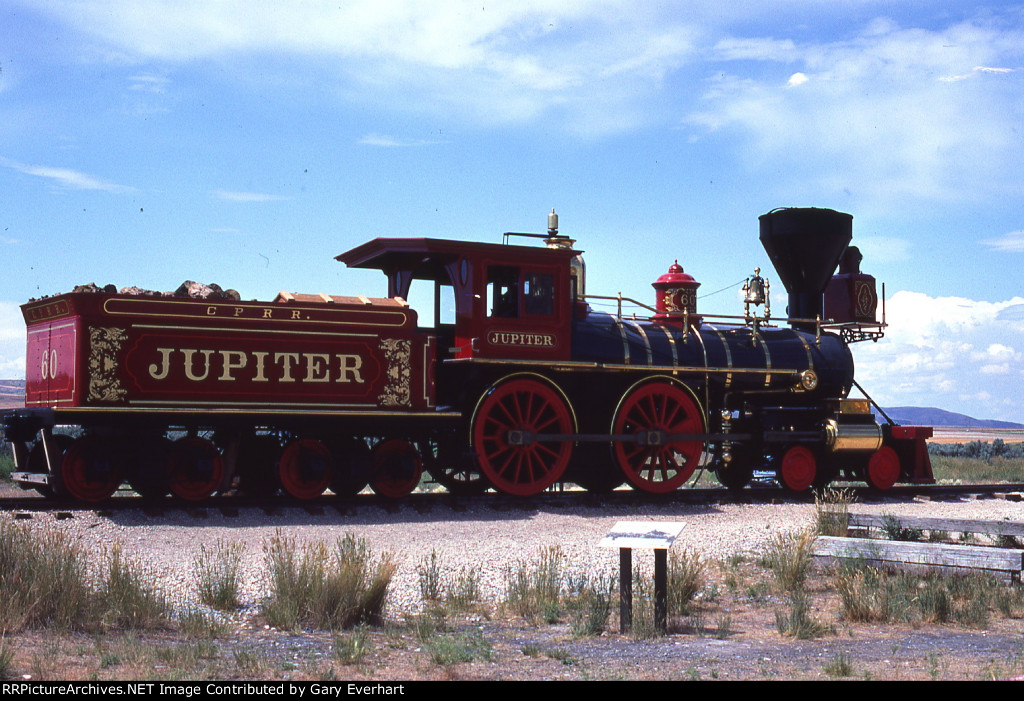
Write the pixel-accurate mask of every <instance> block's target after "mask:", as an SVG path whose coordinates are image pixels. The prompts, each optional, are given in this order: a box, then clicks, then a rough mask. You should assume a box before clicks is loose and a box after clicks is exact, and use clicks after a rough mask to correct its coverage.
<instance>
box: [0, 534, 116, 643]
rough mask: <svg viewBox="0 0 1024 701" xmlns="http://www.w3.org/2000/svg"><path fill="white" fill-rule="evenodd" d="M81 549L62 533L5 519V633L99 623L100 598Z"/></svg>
mask: <svg viewBox="0 0 1024 701" xmlns="http://www.w3.org/2000/svg"><path fill="white" fill-rule="evenodd" d="M89 575H90V573H89V565H88V562H87V559H86V555H85V552H84V551H83V550H82V548H81V547H80V546H79V545H77V544H75V543H73V542H71V540H70V539H69V538H68V537H67V536H65V535H64V534H63V533H61V532H60V531H57V530H52V529H45V530H42V531H39V530H33V529H29V528H28V527H27V526H24V525H22V524H20V523H18V522H16V521H14V520H12V519H10V518H7V517H2V518H0V592H3V594H2V596H0V629H2V630H6V631H12V630H19V629H21V628H24V627H29V626H56V627H58V628H72V629H83V628H88V627H91V626H92V625H94V624H95V623H96V606H95V593H94V592H93V590H92V588H91V587H90V586H89V582H90V577H89Z"/></svg>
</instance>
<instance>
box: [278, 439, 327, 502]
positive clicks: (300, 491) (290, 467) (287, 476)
mask: <svg viewBox="0 0 1024 701" xmlns="http://www.w3.org/2000/svg"><path fill="white" fill-rule="evenodd" d="M332 462H333V461H332V459H331V451H330V449H329V448H328V447H327V446H326V445H324V444H323V443H321V442H320V441H318V440H314V439H312V438H300V439H299V440H296V441H292V442H291V443H289V444H288V447H286V448H285V449H284V452H283V453H281V459H280V460H279V461H278V463H277V475H278V477H280V479H281V488H282V489H284V491H285V492H287V494H288V495H289V496H291V497H293V498H295V499H302V500H308V499H316V498H317V497H318V496H320V495H321V494H323V493H324V490H326V489H327V487H328V486H329V485H330V484H331V479H332V478H333V476H334V469H333V465H332Z"/></svg>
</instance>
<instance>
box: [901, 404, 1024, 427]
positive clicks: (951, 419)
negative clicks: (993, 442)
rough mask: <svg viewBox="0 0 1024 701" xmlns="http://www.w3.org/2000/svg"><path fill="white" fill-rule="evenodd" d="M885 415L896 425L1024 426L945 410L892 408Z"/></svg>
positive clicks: (907, 407) (909, 407) (916, 407)
mask: <svg viewBox="0 0 1024 701" xmlns="http://www.w3.org/2000/svg"><path fill="white" fill-rule="evenodd" d="M885 413H886V414H888V415H889V417H890V418H891V419H892V420H893V421H895V422H896V423H898V424H905V425H907V426H936V427H940V426H941V427H951V428H1024V424H1017V423H1013V422H1011V421H994V420H992V419H975V418H972V417H970V416H965V415H964V414H957V413H955V412H952V411H946V410H945V409H936V408H935V407H918V406H894V407H892V408H886V409H885Z"/></svg>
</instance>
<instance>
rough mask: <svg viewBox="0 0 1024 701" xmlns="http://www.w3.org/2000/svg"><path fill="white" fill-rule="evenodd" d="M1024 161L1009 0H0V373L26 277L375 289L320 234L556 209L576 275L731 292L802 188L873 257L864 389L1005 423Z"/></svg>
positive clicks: (16, 344) (335, 237) (519, 227)
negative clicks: (881, 320)
mask: <svg viewBox="0 0 1024 701" xmlns="http://www.w3.org/2000/svg"><path fill="white" fill-rule="evenodd" d="M1022 163H1024V4H1017V3H999V2H977V3H975V2H961V1H957V2H944V1H942V0H928V1H921V2H913V1H910V2H902V3H893V2H891V1H887V2H881V1H878V2H876V1H872V0H848V1H843V0H832V1H830V2H812V1H810V0H788V1H787V2H770V1H763V2H757V1H753V2H737V3H721V2H717V1H716V2H710V1H708V2H704V1H701V0H693V1H691V2H664V3H662V2H617V1H614V0H607V1H594V2H582V1H580V2H573V1H566V2H529V1H524V0H516V1H515V2H500V3H491V2H487V1H486V0H476V1H475V2H459V1H457V0H446V1H444V2H427V1H424V0H372V1H365V2H364V1H361V0H357V1H353V2H338V1H337V0H335V2H318V1H316V0H308V1H302V0H294V1H292V2H265V1H261V2H254V1H252V0H247V1H246V2H236V1H232V0H220V1H218V0H197V1H193V0H164V1H158V0H89V1H77V0H34V1H32V0H6V2H4V3H3V5H2V6H0V193H2V194H0V255H2V260H3V262H4V265H3V271H4V274H3V275H2V276H0V376H4V377H22V376H23V373H24V326H23V323H22V322H21V320H20V316H19V312H18V305H19V304H21V303H23V302H25V301H27V300H28V299H29V298H31V297H39V296H42V295H47V294H54V293H58V292H64V291H68V290H70V289H71V287H73V286H74V285H76V284H82V283H86V282H96V283H98V284H101V285H103V284H107V283H113V284H115V285H117V286H118V287H124V286H129V285H137V286H139V287H144V288H150V289H160V290H172V289H174V288H176V287H177V286H178V285H179V284H180V283H181V282H182V281H183V280H186V279H190V280H199V281H202V282H216V283H218V284H220V285H222V286H223V287H232V288H235V289H237V290H239V291H240V292H241V293H242V296H243V297H244V298H256V299H269V298H272V297H273V296H274V295H275V294H276V293H277V291H278V290H289V291H292V292H328V293H333V294H367V295H370V296H373V295H383V294H384V293H385V292H386V289H385V286H384V281H383V276H380V275H379V274H371V273H367V272H365V271H349V270H347V269H345V267H344V266H343V265H341V264H340V263H337V262H336V261H334V260H333V259H332V258H333V256H335V255H337V254H338V253H341V252H342V251H345V250H347V249H349V248H351V247H353V246H355V245H357V244H359V243H361V242H363V241H366V240H369V239H371V238H374V237H377V236H414V237H419V236H432V237H449V238H458V239H467V240H481V241H499V240H500V235H501V233H502V232H504V231H540V230H542V229H543V228H544V227H545V223H546V219H545V216H546V213H547V212H548V211H550V210H551V208H552V207H554V208H555V209H556V210H557V211H558V213H559V215H560V218H561V229H562V232H563V233H565V234H568V235H570V236H572V237H573V238H575V239H577V246H578V247H579V248H581V249H583V250H585V251H586V259H587V265H588V275H589V279H588V286H589V287H588V291H589V292H592V293H597V294H615V293H616V292H620V291H621V292H622V293H623V294H624V295H626V296H630V297H634V298H637V299H640V300H644V301H648V300H653V295H652V289H651V287H650V283H651V282H653V281H654V280H655V279H657V277H658V276H659V275H661V274H662V273H664V272H666V271H667V269H668V266H669V265H671V264H672V262H673V260H675V259H677V258H678V259H679V262H680V264H682V265H683V266H684V268H685V269H686V271H687V272H688V273H691V274H692V275H694V277H696V278H697V279H698V280H699V281H701V282H702V287H701V290H700V291H701V293H702V294H706V296H705V297H703V298H702V299H701V300H700V305H701V309H702V310H703V311H709V312H719V313H723V314H732V313H736V312H737V311H738V309H739V303H738V301H737V292H736V289H737V288H738V286H739V283H741V282H742V280H743V279H744V278H745V277H747V276H748V275H750V274H751V272H752V270H753V268H754V267H755V266H761V267H763V268H765V269H766V270H769V269H770V267H771V266H770V264H769V263H768V260H767V256H766V255H765V253H764V252H763V250H762V249H761V247H760V243H759V242H758V240H757V234H758V222H757V217H758V216H759V215H760V214H763V213H765V212H767V211H769V210H771V209H773V208H775V207H780V206H814V207H830V208H834V209H838V210H841V211H844V212H849V213H850V214H853V216H854V243H855V244H857V245H859V246H860V248H861V250H862V252H863V253H864V256H865V259H864V263H863V268H864V270H865V271H866V272H870V273H871V274H873V275H875V276H876V277H877V278H878V280H879V281H880V283H881V282H885V284H886V293H887V297H888V300H887V304H886V310H887V316H888V321H889V322H890V324H891V328H890V330H889V334H888V336H887V337H886V339H885V340H883V341H881V342H879V343H877V344H870V343H869V344H859V345H858V346H857V347H856V348H855V357H856V359H857V363H858V379H859V381H860V382H861V384H863V385H864V386H865V388H866V389H867V390H868V391H869V392H870V393H871V394H872V395H873V396H874V397H875V398H876V399H878V400H879V401H880V402H881V403H882V404H884V405H887V406H896V405H920V406H938V407H941V408H944V409H948V410H951V411H961V412H963V413H967V414H971V415H973V416H977V417H979V418H999V419H1007V420H1015V421H1021V422H1024V408H1022V402H1021V401H1020V399H1019V394H1020V388H1021V386H1022V384H1024V382H1022V381H1024V375H1022V373H1024V363H1022V353H1024V285H1022V283H1021V279H1022V276H1021V264H1022V262H1024V206H1022V205H1024V169H1022V168H1021V164H1022ZM768 276H769V278H773V277H774V276H773V275H772V274H771V273H769V274H768ZM774 289H775V294H776V297H775V305H774V306H775V307H776V310H777V311H780V312H781V310H782V309H783V308H784V293H783V288H782V285H781V283H776V284H775V288H774ZM719 290H724V291H722V292H718V293H717V294H710V293H713V292H717V291H719Z"/></svg>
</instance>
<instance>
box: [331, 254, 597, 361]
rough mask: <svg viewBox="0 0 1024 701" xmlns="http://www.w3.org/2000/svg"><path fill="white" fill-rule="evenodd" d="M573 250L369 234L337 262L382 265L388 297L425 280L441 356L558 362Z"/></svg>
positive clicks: (564, 341) (566, 334)
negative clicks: (368, 238) (367, 239)
mask: <svg viewBox="0 0 1024 701" xmlns="http://www.w3.org/2000/svg"><path fill="white" fill-rule="evenodd" d="M577 256H578V251H574V250H572V249H570V248H561V249H552V248H534V247H530V246H515V245H503V244H488V243H471V242H462V241H447V240H440V239H375V240H373V241H370V242H369V243H366V244H363V245H362V246H359V247H357V248H354V249H352V250H351V251H348V252H346V253H343V254H341V255H339V256H338V257H337V260H339V261H341V262H343V263H345V264H346V265H348V266H349V267H352V268H368V269H377V270H381V271H383V272H384V274H385V275H386V276H387V278H388V296H389V297H400V298H402V299H409V295H410V293H411V292H412V291H413V287H414V284H415V283H416V282H417V281H423V280H425V281H429V282H431V283H433V300H434V332H435V333H436V334H437V336H438V357H439V358H441V359H473V358H481V359H518V360H565V359H568V358H569V353H570V337H571V333H570V329H569V326H570V321H571V316H572V303H573V299H572V294H571V289H572V279H571V278H572V264H573V260H574V259H575V258H576V257H577ZM446 302H447V303H448V304H449V305H450V306H449V307H445V304H446ZM447 312H451V314H450V316H447V317H446V316H445V315H446V313H447Z"/></svg>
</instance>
